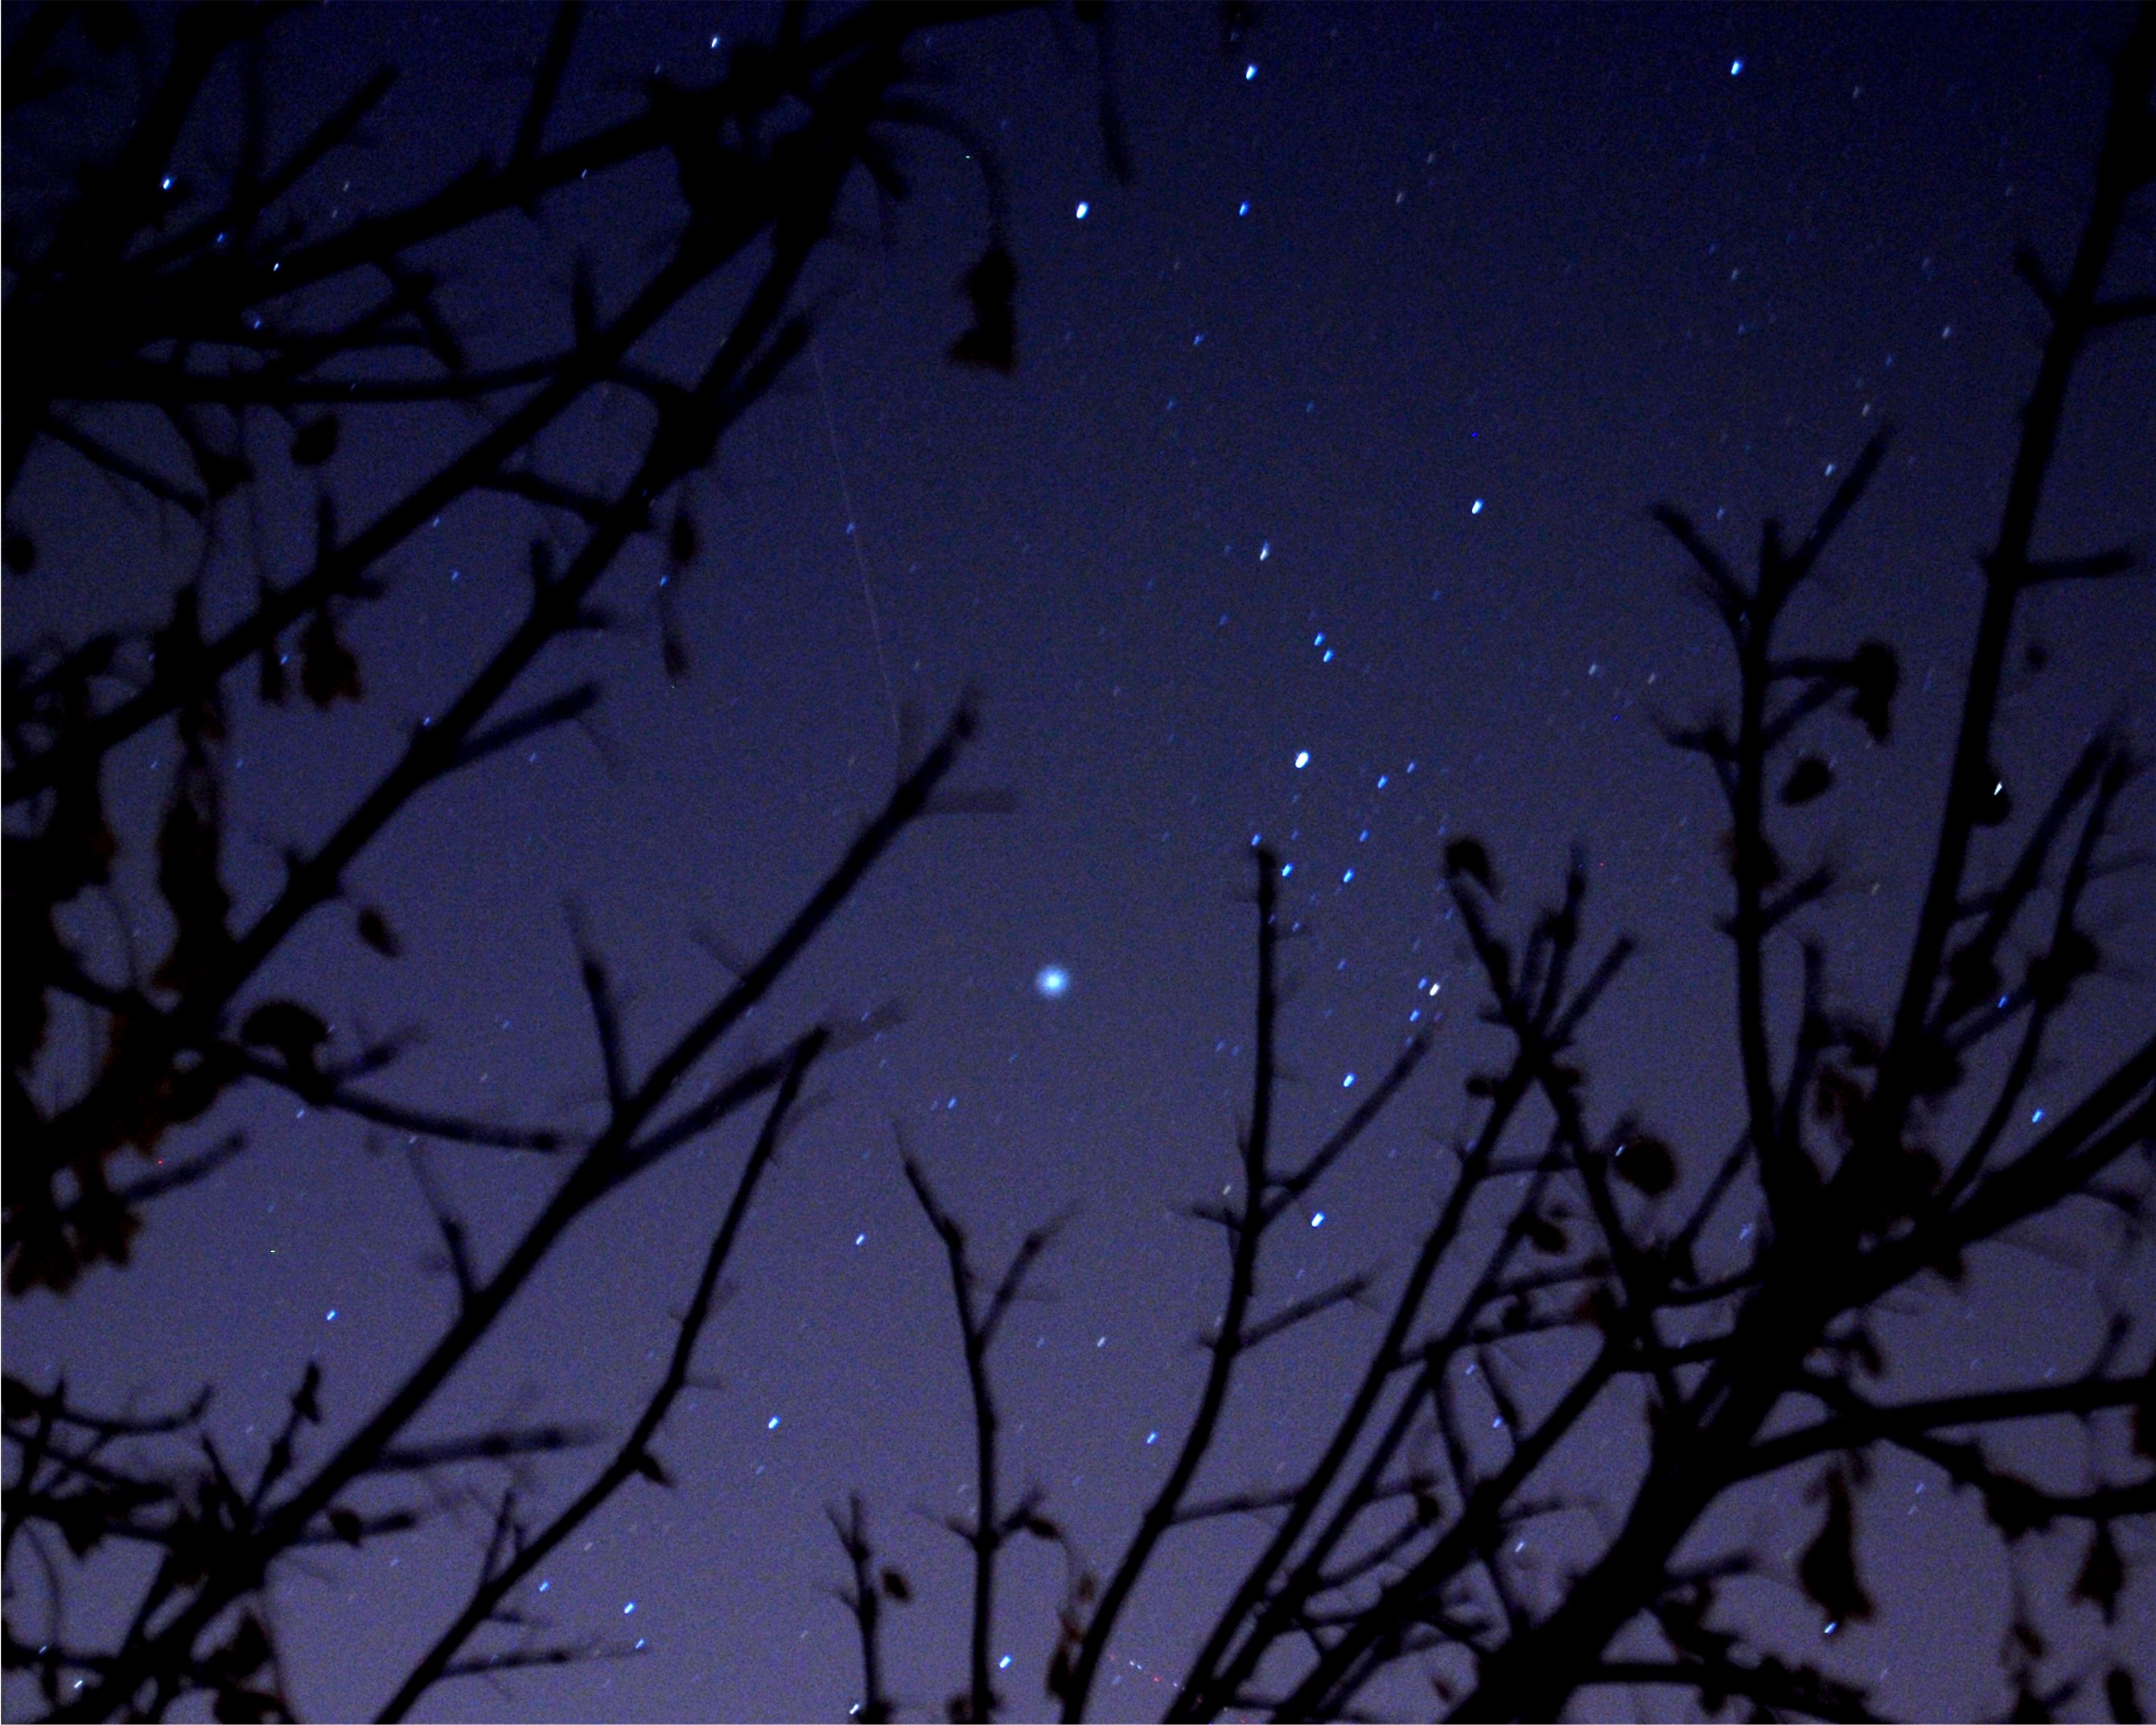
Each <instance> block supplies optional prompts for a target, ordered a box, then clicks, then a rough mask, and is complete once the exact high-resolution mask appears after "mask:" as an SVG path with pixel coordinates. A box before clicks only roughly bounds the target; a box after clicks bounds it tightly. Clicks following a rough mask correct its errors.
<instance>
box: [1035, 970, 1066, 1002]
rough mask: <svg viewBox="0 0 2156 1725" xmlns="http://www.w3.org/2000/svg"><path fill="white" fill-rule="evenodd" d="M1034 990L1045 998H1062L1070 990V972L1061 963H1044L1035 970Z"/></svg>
mask: <svg viewBox="0 0 2156 1725" xmlns="http://www.w3.org/2000/svg"><path fill="white" fill-rule="evenodd" d="M1033 992H1034V993H1036V994H1038V995H1039V996H1040V998H1041V999H1043V1000H1060V999H1062V998H1063V997H1064V996H1065V994H1068V993H1070V972H1069V971H1067V970H1065V968H1063V967H1062V966H1061V965H1060V964H1044V965H1042V966H1041V967H1040V968H1039V970H1038V971H1036V972H1034V978H1033Z"/></svg>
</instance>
